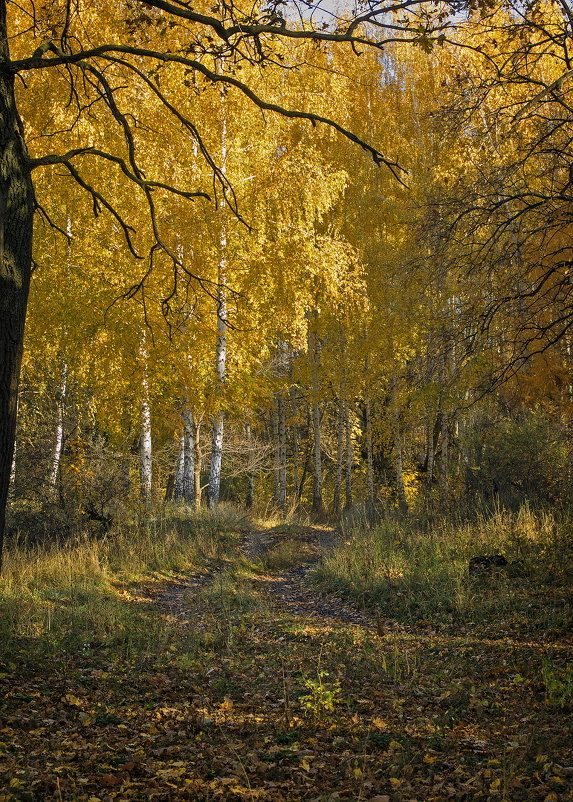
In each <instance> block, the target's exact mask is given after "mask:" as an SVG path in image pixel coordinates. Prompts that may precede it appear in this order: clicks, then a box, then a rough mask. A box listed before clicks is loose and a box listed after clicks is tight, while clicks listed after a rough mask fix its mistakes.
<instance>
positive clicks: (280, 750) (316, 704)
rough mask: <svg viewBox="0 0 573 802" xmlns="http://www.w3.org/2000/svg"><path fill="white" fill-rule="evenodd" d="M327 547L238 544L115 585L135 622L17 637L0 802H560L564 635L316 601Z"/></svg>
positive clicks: (300, 542)
mask: <svg viewBox="0 0 573 802" xmlns="http://www.w3.org/2000/svg"><path fill="white" fill-rule="evenodd" d="M336 540H337V536H336V534H335V533H334V532H333V531H332V530H327V529H320V528H313V527H288V526H286V527H282V528H281V527H277V528H276V529H274V530H266V531H265V532H257V531H253V532H247V533H245V532H243V533H242V534H236V535H235V536H234V540H233V543H234V545H233V549H232V553H231V552H229V553H226V554H224V555H223V556H222V557H221V559H218V560H213V561H212V562H211V564H208V565H207V566H206V567H198V568H197V570H195V571H193V572H190V573H186V574H182V575H181V576H165V575H158V576H156V577H155V579H154V578H153V577H150V579H149V581H146V582H145V583H144V584H142V583H141V582H138V583H133V584H131V585H130V584H124V585H117V587H115V589H114V591H113V592H114V593H115V597H116V599H117V600H118V603H119V604H120V605H121V606H122V607H123V608H125V610H126V611H128V612H130V614H132V615H134V616H136V618H134V619H133V620H134V621H137V622H138V625H137V627H135V626H134V625H133V624H132V626H131V628H130V629H129V630H124V631H123V632H122V631H120V628H119V626H116V630H115V631H114V629H113V628H112V627H110V632H109V635H108V636H107V637H96V636H91V637H89V638H88V637H86V636H85V635H84V636H82V639H81V640H80V639H78V638H77V637H76V638H74V637H73V633H70V634H69V637H68V638H67V639H64V640H61V639H60V640H57V639H54V641H53V643H52V645H51V646H49V645H48V646H47V645H46V643H45V642H44V643H40V642H39V641H38V639H37V638H35V637H34V635H33V633H32V632H30V633H29V635H27V636H24V635H23V636H21V637H20V638H19V639H15V640H14V641H13V643H12V646H11V649H10V652H9V653H7V654H5V655H4V656H2V658H1V660H0V663H1V665H0V672H1V673H0V689H1V690H2V691H3V698H2V702H1V704H0V716H1V724H0V801H1V802H16V800H32V801H33V802H36V800H37V801H38V802H40V800H46V801H48V800H49V801H51V800H54V801H55V802H56V801H57V802H61V801H62V800H65V801H66V802H67V801H68V800H70V801H71V800H78V801H81V802H111V801H112V800H147V799H152V800H166V801H167V800H171V801H173V802H176V800H197V801H198V802H202V801H203V800H218V799H222V800H267V802H302V801H303V800H305V802H307V801H308V802H311V801H312V802H337V801H338V800H348V801H349V802H350V801H352V802H357V800H360V802H442V800H460V802H461V801H462V800H498V801H499V802H502V800H503V801H504V802H505V800H507V801H508V802H523V801H524V800H528V802H529V800H532V801H533V802H570V800H571V799H573V748H572V744H573V738H572V737H571V736H572V735H573V731H572V725H571V685H572V682H573V681H572V680H571V676H570V673H567V672H568V669H567V659H568V657H570V645H571V644H570V633H569V634H568V633H567V632H566V631H563V630H562V629H558V628H557V627H553V629H551V628H550V627H549V626H548V625H547V621H544V622H543V626H542V627H540V626H539V625H538V623H536V621H535V620H534V614H535V608H534V603H535V602H536V599H534V598H533V597H532V599H531V602H532V603H531V607H530V611H531V621H530V622H524V626H529V629H528V631H527V632H526V633H525V631H524V633H522V634H516V633H515V631H513V624H512V625H511V626H510V625H509V623H508V622H505V623H504V619H503V616H502V615H500V617H498V618H497V619H496V620H495V621H494V620H488V621H485V620H484V621H475V622H473V623H472V622H470V623H469V624H465V625H462V624H459V625H458V624H454V625H452V626H443V627H439V626H438V625H437V624H436V625H435V626H434V625H432V626H430V624H429V622H427V621H423V620H418V621H415V620H412V621H400V622H395V623H394V622H392V621H391V620H388V619H387V618H384V616H383V611H371V612H368V611H366V610H361V609H359V608H358V606H354V605H353V604H351V603H350V602H349V601H347V600H346V599H343V598H341V597H339V596H336V595H322V594H321V593H319V592H318V590H317V589H316V586H315V585H314V584H313V583H312V582H311V581H310V580H311V579H312V578H311V576H309V573H310V572H311V571H312V569H313V568H314V567H316V566H319V565H320V561H321V559H322V558H323V557H324V555H325V554H326V553H328V550H329V549H331V548H332V547H333V546H334V545H335V543H336ZM480 587H482V588H483V585H476V592H478V591H479V589H480ZM104 614H105V608H104V607H102V615H104ZM108 614H109V613H108Z"/></svg>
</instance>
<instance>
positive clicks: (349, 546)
mask: <svg viewBox="0 0 573 802" xmlns="http://www.w3.org/2000/svg"><path fill="white" fill-rule="evenodd" d="M572 529H573V524H572V523H571V522H570V521H561V522H560V521H558V520H557V519H556V518H555V517H554V516H552V515H550V514H548V513H544V512H532V511H531V510H530V509H529V508H528V507H523V508H522V509H521V510H520V511H519V512H517V513H510V512H504V511H498V512H496V513H495V514H493V515H491V516H489V517H486V516H481V517H479V518H477V519H476V520H475V521H474V522H472V523H465V524H458V525H456V524H455V523H453V522H451V521H450V520H448V519H445V518H444V519H443V520H442V521H440V522H439V523H437V524H435V525H434V526H433V527H432V529H431V530H429V531H424V530H422V529H421V528H419V527H418V526H416V524H415V523H408V522H403V521H402V522H399V521H386V522H383V523H381V524H380V525H379V526H377V527H376V528H373V529H367V528H358V529H354V530H352V531H350V532H347V533H346V537H345V539H344V540H343V542H342V544H341V545H340V546H339V547H338V548H337V549H335V550H334V551H333V552H331V553H330V554H328V555H327V556H326V557H325V559H324V561H323V564H322V565H321V566H320V568H318V569H317V571H316V572H315V573H314V581H315V583H316V585H317V587H318V588H320V589H322V590H324V591H328V592H332V591H334V592H337V593H339V594H342V595H345V596H348V597H351V598H354V599H355V600H357V601H359V602H360V603H362V604H364V605H366V606H373V607H378V608H380V609H381V611H382V613H383V614H384V615H386V616H388V617H394V618H397V619H399V620H402V621H407V622H416V621H418V620H420V619H427V620H429V621H431V622H433V623H441V624H444V623H448V622H449V623H451V624H453V625H454V626H457V625H459V623H460V622H462V621H465V622H468V623H472V622H473V623H476V622H478V621H481V622H483V621H487V620H491V621H492V622H493V621H495V622H498V624H497V625H499V620H500V618H503V617H504V616H506V617H509V618H510V619H511V626H512V627H514V629H515V628H516V630H517V631H518V630H519V628H520V626H521V625H524V626H526V627H527V628H528V629H531V627H532V626H534V627H537V628H538V629H539V630H540V631H545V632H547V633H548V634H551V633H553V634H556V635H558V634H559V633H560V632H565V631H566V630H567V627H568V626H570V624H571V612H572V611H571V604H570V599H571V595H570V590H571V588H570V583H571V576H572V568H573V541H572V537H571V534H572ZM492 554H503V555H504V556H505V557H506V559H507V560H508V561H509V562H510V563H512V564H510V565H508V566H507V567H506V568H504V569H503V570H499V571H492V572H484V573H483V574H481V575H479V576H475V577H471V576H470V575H469V571H468V567H469V560H470V558H471V557H473V556H477V555H492Z"/></svg>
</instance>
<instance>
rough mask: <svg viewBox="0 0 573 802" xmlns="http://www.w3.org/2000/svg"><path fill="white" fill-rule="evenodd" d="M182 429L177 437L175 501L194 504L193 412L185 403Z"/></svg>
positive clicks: (182, 412) (182, 413) (182, 411)
mask: <svg viewBox="0 0 573 802" xmlns="http://www.w3.org/2000/svg"><path fill="white" fill-rule="evenodd" d="M181 417H182V419H183V430H182V432H181V437H180V439H179V451H178V454H177V470H176V472H175V491H174V494H173V498H174V500H175V501H183V502H185V504H192V505H193V506H195V483H194V475H195V438H194V424H193V413H192V412H191V410H190V409H189V407H188V406H187V405H185V406H184V407H183V409H182V410H181Z"/></svg>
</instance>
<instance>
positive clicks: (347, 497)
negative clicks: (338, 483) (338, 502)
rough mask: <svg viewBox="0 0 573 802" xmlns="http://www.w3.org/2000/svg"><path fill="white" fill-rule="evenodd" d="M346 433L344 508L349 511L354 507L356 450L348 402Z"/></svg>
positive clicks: (345, 406)
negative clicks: (353, 473) (353, 472)
mask: <svg viewBox="0 0 573 802" xmlns="http://www.w3.org/2000/svg"><path fill="white" fill-rule="evenodd" d="M344 432H345V438H346V444H345V452H346V461H345V473H344V507H345V508H346V509H347V510H349V509H350V508H351V507H352V505H353V503H354V502H353V498H352V463H353V461H354V450H353V448H352V421H351V419H350V408H349V406H348V401H345V403H344Z"/></svg>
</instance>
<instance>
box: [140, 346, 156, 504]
mask: <svg viewBox="0 0 573 802" xmlns="http://www.w3.org/2000/svg"><path fill="white" fill-rule="evenodd" d="M140 356H141V359H142V362H143V380H142V384H141V391H142V395H141V407H140V415H141V439H140V443H139V477H140V490H141V498H142V500H143V501H144V502H145V503H146V504H149V503H150V502H151V492H152V488H153V462H152V458H153V452H152V442H151V404H150V400H149V378H148V375H147V348H146V345H145V335H144V340H143V343H142V345H141V349H140Z"/></svg>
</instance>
